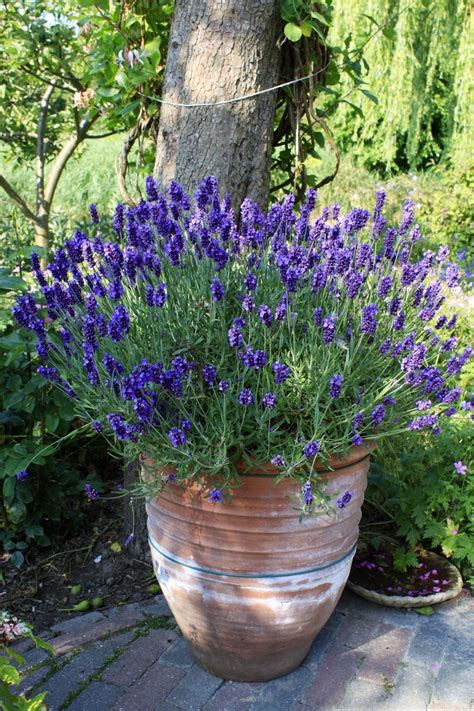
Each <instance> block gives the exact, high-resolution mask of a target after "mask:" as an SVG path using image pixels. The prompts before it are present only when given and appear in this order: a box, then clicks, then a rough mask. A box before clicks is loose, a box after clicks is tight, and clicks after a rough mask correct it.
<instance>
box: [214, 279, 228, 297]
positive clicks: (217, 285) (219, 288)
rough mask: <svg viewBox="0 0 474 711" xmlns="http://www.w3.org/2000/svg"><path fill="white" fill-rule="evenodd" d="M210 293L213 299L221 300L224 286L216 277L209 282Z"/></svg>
mask: <svg viewBox="0 0 474 711" xmlns="http://www.w3.org/2000/svg"><path fill="white" fill-rule="evenodd" d="M211 294H212V298H213V299H214V301H222V299H223V298H224V294H225V291H224V286H223V284H222V282H221V280H220V279H219V278H218V277H214V279H213V281H212V284H211Z"/></svg>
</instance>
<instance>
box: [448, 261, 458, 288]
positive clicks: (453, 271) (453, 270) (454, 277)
mask: <svg viewBox="0 0 474 711" xmlns="http://www.w3.org/2000/svg"><path fill="white" fill-rule="evenodd" d="M446 284H447V285H448V286H449V288H450V289H453V288H454V287H455V286H458V285H459V268H458V267H457V266H456V264H448V266H447V268H446Z"/></svg>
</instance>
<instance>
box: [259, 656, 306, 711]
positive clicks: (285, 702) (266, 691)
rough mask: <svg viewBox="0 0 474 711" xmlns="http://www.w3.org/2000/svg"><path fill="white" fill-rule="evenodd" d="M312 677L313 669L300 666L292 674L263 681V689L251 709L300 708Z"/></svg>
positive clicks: (267, 710) (282, 709)
mask: <svg viewBox="0 0 474 711" xmlns="http://www.w3.org/2000/svg"><path fill="white" fill-rule="evenodd" d="M312 678H313V670H312V669H310V668H309V667H304V666H300V667H298V668H297V669H295V671H293V672H291V674H286V675H285V676H280V677H278V679H272V680H271V681H267V682H265V683H263V684H262V690H261V691H260V693H259V694H258V696H257V698H256V700H255V701H254V702H253V703H252V705H251V706H250V709H251V711H269V710H270V709H271V711H290V709H293V708H295V709H296V708H298V707H299V702H300V701H301V699H302V697H303V694H304V693H305V690H306V689H307V687H308V685H309V684H310V683H311V680H312Z"/></svg>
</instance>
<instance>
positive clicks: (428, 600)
mask: <svg viewBox="0 0 474 711" xmlns="http://www.w3.org/2000/svg"><path fill="white" fill-rule="evenodd" d="M420 559H421V561H423V562H424V563H426V564H427V565H428V566H430V567H433V568H435V567H436V568H438V569H441V570H442V573H440V574H439V575H440V576H441V577H445V576H449V580H450V584H449V588H448V589H447V590H443V591H442V592H433V593H431V594H430V595H419V596H417V597H411V596H409V595H386V594H385V593H382V592H379V591H378V590H371V589H370V588H369V587H365V586H363V585H360V584H357V583H354V582H352V580H350V579H349V580H348V581H347V587H348V588H349V590H352V591H353V592H355V593H356V595H359V596H360V597H363V598H365V599H366V600H370V602H375V603H377V604H378V605H386V606H387V607H404V608H407V609H409V608H414V607H426V606H429V605H437V604H438V603H440V602H447V601H448V600H452V599H453V598H455V597H458V595H460V594H461V592H462V587H463V579H462V577H461V573H460V572H459V570H458V569H457V568H456V566H454V565H453V564H452V563H450V562H449V560H447V559H446V558H443V556H440V555H438V554H437V553H433V552H432V551H424V550H423V551H421V552H420Z"/></svg>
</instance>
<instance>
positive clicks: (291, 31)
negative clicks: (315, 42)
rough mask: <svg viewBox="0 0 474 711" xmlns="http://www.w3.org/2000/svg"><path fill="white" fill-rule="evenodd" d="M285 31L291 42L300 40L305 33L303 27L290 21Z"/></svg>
mask: <svg viewBox="0 0 474 711" xmlns="http://www.w3.org/2000/svg"><path fill="white" fill-rule="evenodd" d="M283 31H284V33H285V37H287V39H289V40H290V42H298V40H300V39H301V36H302V34H303V32H302V30H301V28H300V27H298V25H295V24H294V22H288V23H287V24H286V25H285V29H284V30H283Z"/></svg>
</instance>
